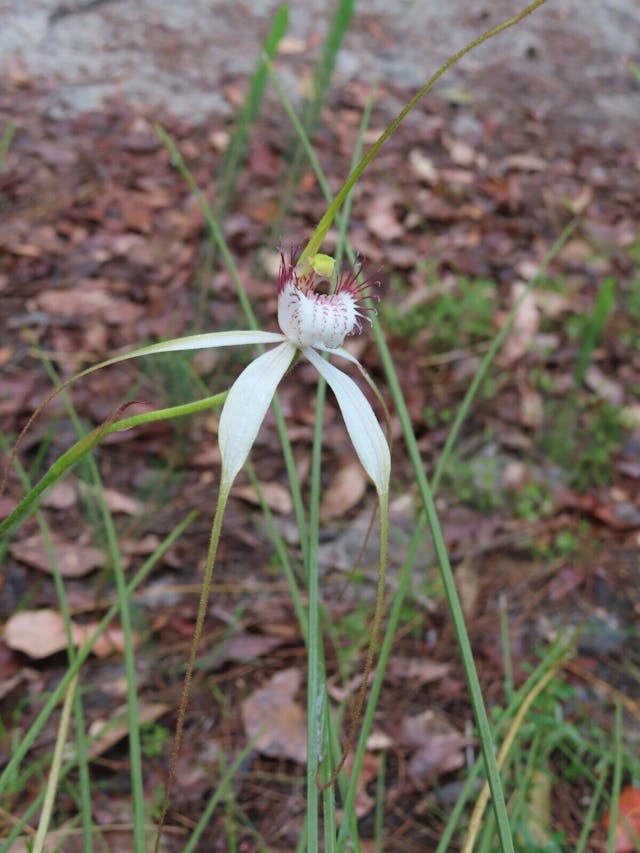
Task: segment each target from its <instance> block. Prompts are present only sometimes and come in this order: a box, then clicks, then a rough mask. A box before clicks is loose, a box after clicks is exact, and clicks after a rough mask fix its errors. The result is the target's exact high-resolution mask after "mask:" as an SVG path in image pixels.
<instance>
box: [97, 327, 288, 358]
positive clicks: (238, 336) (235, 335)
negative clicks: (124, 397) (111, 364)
mask: <svg viewBox="0 0 640 853" xmlns="http://www.w3.org/2000/svg"><path fill="white" fill-rule="evenodd" d="M282 340H284V335H282V334H280V333H278V332H263V331H262V330H256V331H250V330H249V331H240V332H205V333H204V334H202V335H187V336H186V337H184V338H172V339H171V340H169V341H160V342H159V343H157V344H149V346H148V347H141V348H140V349H137V350H133V352H128V353H125V354H124V355H122V356H116V358H115V359H114V361H115V360H118V361H124V359H127V358H137V357H138V356H140V355H151V354H152V353H156V352H176V351H177V350H193V349H212V348H213V347H233V346H244V345H245V344H275V343H278V341H282Z"/></svg>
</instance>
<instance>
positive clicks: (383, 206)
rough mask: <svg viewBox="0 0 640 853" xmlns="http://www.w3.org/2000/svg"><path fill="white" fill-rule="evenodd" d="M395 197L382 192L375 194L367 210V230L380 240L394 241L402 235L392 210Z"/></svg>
mask: <svg viewBox="0 0 640 853" xmlns="http://www.w3.org/2000/svg"><path fill="white" fill-rule="evenodd" d="M394 202H395V197H394V196H393V195H392V194H390V193H385V192H383V191H380V192H377V193H376V194H375V196H374V197H373V199H372V200H371V201H370V202H369V206H368V208H367V217H366V221H367V228H368V229H369V231H371V233H372V234H374V235H375V236H376V237H378V238H379V239H380V240H396V239H397V238H398V237H402V235H403V234H404V228H403V227H402V225H401V224H400V222H398V218H397V216H396V213H395V211H394V209H393V205H394Z"/></svg>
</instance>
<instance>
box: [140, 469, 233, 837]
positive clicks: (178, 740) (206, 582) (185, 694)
mask: <svg viewBox="0 0 640 853" xmlns="http://www.w3.org/2000/svg"><path fill="white" fill-rule="evenodd" d="M231 485H232V484H231V483H224V484H223V483H221V484H220V487H219V491H218V502H217V504H216V512H215V515H214V517H213V524H212V526H211V537H210V539H209V551H208V553H207V563H206V566H205V570H204V578H203V580H202V589H201V591H200V601H199V603H198V614H197V616H196V625H195V628H194V631H193V641H192V643H191V650H190V652H189V660H188V662H187V669H186V672H185V676H184V681H183V682H182V694H181V696H180V706H179V708H178V720H177V722H176V731H175V735H174V738H173V746H172V748H171V758H170V759H169V773H168V775H167V784H166V787H165V792H164V799H163V801H162V811H161V813H160V820H159V822H158V829H157V832H156V840H155V846H154V853H159V850H160V841H161V837H162V830H163V827H164V824H165V820H166V817H167V811H168V809H169V800H170V797H171V789H172V788H173V782H174V779H175V775H176V765H177V762H178V755H179V753H180V746H181V744H182V734H183V731H184V721H185V717H186V713H187V706H188V704H189V692H190V690H191V681H192V678H193V670H194V666H195V662H196V656H197V654H198V646H199V645H200V639H201V637H202V629H203V627H204V620H205V617H206V615H207V606H208V604H209V590H210V588H211V579H212V577H213V567H214V565H215V562H216V555H217V553H218V544H219V542H220V533H221V531H222V521H223V519H224V513H225V509H226V507H227V501H228V500H229V493H230V491H231Z"/></svg>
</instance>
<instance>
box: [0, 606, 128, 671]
mask: <svg viewBox="0 0 640 853" xmlns="http://www.w3.org/2000/svg"><path fill="white" fill-rule="evenodd" d="M97 627H98V623H97V622H92V623H89V624H84V625H77V624H76V623H75V622H72V624H71V637H72V639H73V643H74V645H75V646H82V645H84V643H85V642H86V641H87V640H88V639H89V638H90V637H91V636H92V635H93V634H94V633H95V630H96V628H97ZM4 639H5V642H6V644H7V646H9V648H11V649H13V650H14V651H18V652H23V653H24V654H26V655H29V657H32V658H36V659H38V660H39V659H41V658H46V657H49V656H50V655H54V654H56V653H57V652H61V651H63V650H64V649H66V648H67V634H66V631H65V627H64V619H63V617H62V614H61V613H59V612H58V611H57V610H51V609H48V608H44V609H42V610H23V611H21V612H20V613H16V614H14V615H13V616H11V617H10V619H9V620H8V621H7V623H6V625H5V628H4ZM132 639H133V643H134V645H136V644H137V642H138V636H137V635H136V634H135V633H134V635H133V638H132ZM123 649H124V637H123V633H122V629H121V628H119V627H117V626H111V627H110V628H107V630H106V631H105V632H104V634H102V636H101V637H100V638H99V639H98V640H97V642H96V644H95V645H94V647H93V653H94V654H95V655H96V656H97V657H106V656H107V655H110V654H113V652H122V650H123Z"/></svg>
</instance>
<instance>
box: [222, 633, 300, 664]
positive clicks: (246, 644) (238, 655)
mask: <svg viewBox="0 0 640 853" xmlns="http://www.w3.org/2000/svg"><path fill="white" fill-rule="evenodd" d="M284 642H285V639H284V638H282V637H278V636H268V635H267V634H247V633H241V634H234V635H233V637H232V638H231V639H230V640H229V642H228V643H225V645H224V647H223V648H222V650H221V651H220V653H219V654H218V655H216V659H215V662H214V663H213V666H214V668H215V669H219V668H220V667H221V666H223V665H224V664H225V663H227V662H228V661H246V660H252V659H254V658H259V657H263V655H268V654H269V653H270V652H272V651H273V650H274V649H277V648H278V647H279V646H281V645H282V644H283V643H284Z"/></svg>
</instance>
